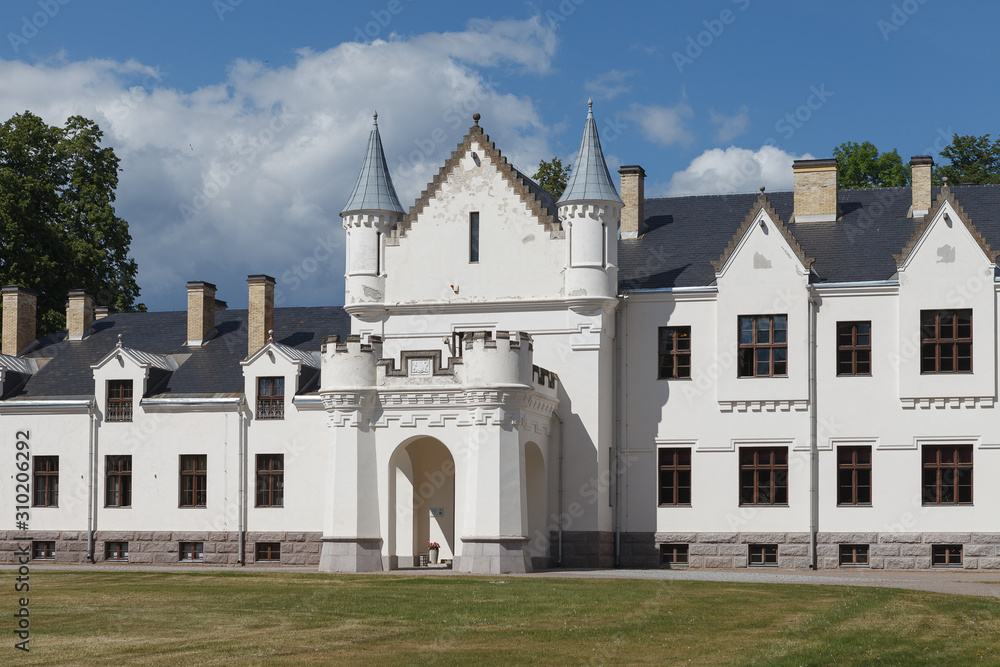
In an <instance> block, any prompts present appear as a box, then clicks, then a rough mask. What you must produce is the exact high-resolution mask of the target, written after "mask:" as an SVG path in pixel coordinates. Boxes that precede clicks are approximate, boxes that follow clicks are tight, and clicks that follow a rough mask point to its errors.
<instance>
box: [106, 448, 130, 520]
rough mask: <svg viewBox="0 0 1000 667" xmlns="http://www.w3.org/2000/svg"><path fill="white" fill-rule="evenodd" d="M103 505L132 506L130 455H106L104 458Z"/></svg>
mask: <svg viewBox="0 0 1000 667" xmlns="http://www.w3.org/2000/svg"><path fill="white" fill-rule="evenodd" d="M104 473H105V484H104V506H105V507H131V506H132V457H131V456H108V457H105V459H104Z"/></svg>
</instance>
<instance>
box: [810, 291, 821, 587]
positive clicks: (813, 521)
mask: <svg viewBox="0 0 1000 667" xmlns="http://www.w3.org/2000/svg"><path fill="white" fill-rule="evenodd" d="M816 310H817V302H816V293H815V291H814V289H813V286H812V285H810V286H809V568H810V569H812V570H815V569H816V564H817V557H816V537H817V533H818V532H819V443H818V442H817V431H818V428H817V419H818V414H817V413H818V410H817V407H816V398H817V397H816V394H817V392H816Z"/></svg>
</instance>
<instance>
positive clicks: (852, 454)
mask: <svg viewBox="0 0 1000 667" xmlns="http://www.w3.org/2000/svg"><path fill="white" fill-rule="evenodd" d="M837 504H838V505H871V504H872V448H871V445H865V446H860V447H837Z"/></svg>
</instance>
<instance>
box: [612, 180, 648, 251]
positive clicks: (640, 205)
mask: <svg viewBox="0 0 1000 667" xmlns="http://www.w3.org/2000/svg"><path fill="white" fill-rule="evenodd" d="M618 173H619V174H621V177H622V182H621V193H622V202H623V203H624V204H625V205H624V206H622V222H621V227H620V229H621V235H622V238H623V239H634V238H638V237H639V236H640V235H641V234H642V233H643V232H644V231H646V229H645V225H644V224H643V221H644V220H645V219H646V194H645V187H644V185H643V184H644V183H645V180H646V172H645V170H644V169H643V168H642V167H640V166H639V165H637V164H631V165H628V166H625V167H621V168H620V169H619V170H618Z"/></svg>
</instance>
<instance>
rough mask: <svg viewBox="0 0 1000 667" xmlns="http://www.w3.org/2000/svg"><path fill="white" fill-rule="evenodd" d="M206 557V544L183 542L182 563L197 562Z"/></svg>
mask: <svg viewBox="0 0 1000 667" xmlns="http://www.w3.org/2000/svg"><path fill="white" fill-rule="evenodd" d="M204 557H205V543H204V542H181V544H180V559H181V560H182V561H196V560H201V559H203V558H204Z"/></svg>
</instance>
